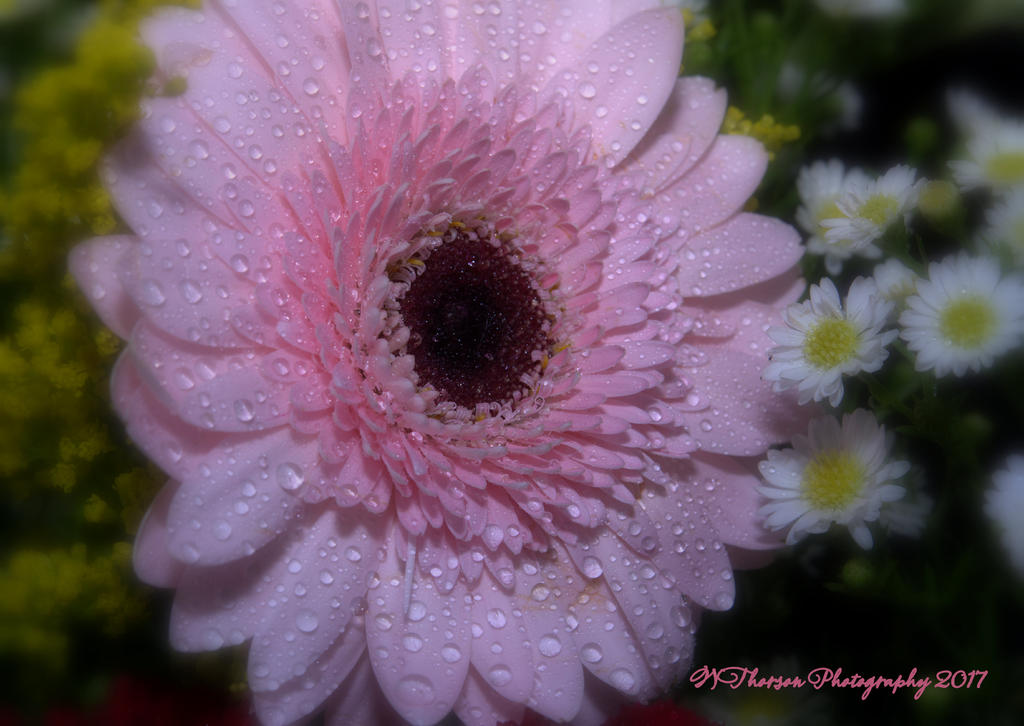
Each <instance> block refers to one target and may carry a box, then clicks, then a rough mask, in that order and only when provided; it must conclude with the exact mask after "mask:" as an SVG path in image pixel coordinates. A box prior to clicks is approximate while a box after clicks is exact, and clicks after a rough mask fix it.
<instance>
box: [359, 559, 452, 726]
mask: <svg viewBox="0 0 1024 726" xmlns="http://www.w3.org/2000/svg"><path fill="white" fill-rule="evenodd" d="M394 550H395V548H394V543H393V541H392V542H391V543H389V544H388V546H387V548H386V552H387V555H386V559H385V560H384V562H383V563H382V564H381V565H380V567H379V568H378V573H379V580H378V579H377V578H375V579H374V582H376V583H377V584H376V586H373V584H372V583H371V587H370V590H369V592H368V593H367V601H368V603H369V608H368V610H367V612H366V645H367V648H368V649H369V654H370V662H371V663H372V664H373V670H374V673H375V674H376V676H377V680H378V682H379V683H380V686H381V688H382V689H383V691H384V694H385V695H386V696H387V698H388V700H389V701H390V702H391V705H392V706H393V707H394V708H395V710H396V711H398V712H399V713H400V714H401V715H402V717H403V718H405V719H406V720H408V721H409V722H410V723H412V724H414V725H415V726H426V725H427V724H433V723H436V722H437V721H439V720H440V719H441V718H442V717H443V716H444V715H445V714H447V713H448V711H450V710H451V708H452V706H453V705H454V703H455V701H456V699H457V698H458V697H459V694H460V693H461V691H462V687H463V683H464V682H465V680H466V673H467V671H468V669H469V650H470V633H469V605H468V604H467V602H466V601H467V597H466V595H465V591H464V587H463V585H462V584H461V583H459V584H457V585H456V586H455V589H454V590H453V591H452V592H451V593H450V594H446V595H443V594H441V593H440V592H439V591H438V589H437V587H436V585H435V584H434V581H433V579H431V578H426V577H419V576H414V584H413V590H412V597H411V599H410V601H409V608H408V611H407V610H406V603H405V595H404V588H405V572H404V569H405V568H404V567H403V566H402V564H401V563H400V561H399V559H398V555H397V554H396V553H395V551H394ZM406 566H407V567H408V566H411V564H407V565H406Z"/></svg>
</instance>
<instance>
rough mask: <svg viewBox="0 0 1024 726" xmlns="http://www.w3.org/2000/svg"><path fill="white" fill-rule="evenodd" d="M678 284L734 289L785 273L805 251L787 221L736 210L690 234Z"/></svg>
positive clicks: (685, 289) (691, 291)
mask: <svg viewBox="0 0 1024 726" xmlns="http://www.w3.org/2000/svg"><path fill="white" fill-rule="evenodd" d="M683 250H684V251H683V262H682V263H681V264H680V266H679V285H680V289H681V291H682V293H683V294H684V295H693V296H696V297H703V296H706V295H717V294H720V293H724V292H730V291H732V290H736V289H739V288H742V287H746V286H748V285H754V284H756V283H759V282H763V281H765V280H768V279H771V278H773V277H776V276H778V275H782V274H783V273H785V272H786V271H788V270H789V269H790V268H791V267H793V265H795V264H796V263H797V262H798V261H799V259H800V256H801V255H802V253H803V248H802V247H801V245H800V237H799V235H798V234H797V233H796V230H795V229H793V228H792V227H791V226H789V225H788V224H785V223H784V222H780V221H778V220H777V219H773V218H771V217H764V216H762V215H759V214H747V213H743V214H737V215H736V216H735V217H733V218H732V219H730V220H729V221H728V222H726V223H725V224H722V225H720V226H718V227H715V228H714V229H712V230H710V231H709V232H706V233H704V234H701V235H699V236H697V237H693V238H691V239H690V240H689V241H688V242H687V243H686V245H685V246H684V248H683Z"/></svg>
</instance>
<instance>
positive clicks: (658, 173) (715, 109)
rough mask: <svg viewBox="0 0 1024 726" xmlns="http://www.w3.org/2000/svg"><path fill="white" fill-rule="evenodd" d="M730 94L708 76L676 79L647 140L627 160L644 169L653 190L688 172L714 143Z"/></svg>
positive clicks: (628, 168)
mask: <svg viewBox="0 0 1024 726" xmlns="http://www.w3.org/2000/svg"><path fill="white" fill-rule="evenodd" d="M725 107H726V94H725V91H724V90H722V89H716V88H715V84H714V81H712V80H710V79H708V78H696V77H686V78H679V79H678V80H676V85H675V88H673V90H672V95H671V96H669V99H668V101H667V102H666V104H665V107H664V108H663V109H662V110H661V113H660V114H659V115H658V118H657V120H656V121H655V122H654V124H653V125H652V126H651V129H650V131H648V132H647V135H646V136H645V137H644V138H643V140H642V141H641V142H640V143H639V144H638V145H637V146H636V148H635V149H633V151H632V152H631V153H630V155H629V157H628V158H627V159H626V160H625V161H624V162H623V165H622V166H623V170H624V171H641V172H643V174H644V176H645V177H646V180H647V181H646V188H647V189H648V190H650V191H652V192H658V191H661V190H662V189H663V188H664V187H665V186H667V185H669V184H670V183H671V182H673V181H675V180H676V179H678V178H679V177H681V176H682V175H683V174H685V173H686V172H687V171H688V170H689V169H690V168H691V167H693V165H694V164H696V163H697V162H698V161H699V160H700V158H701V157H702V156H703V155H704V153H705V152H706V151H707V150H708V148H709V147H710V146H711V143H712V142H713V141H714V140H715V138H716V137H717V135H718V130H719V129H720V128H721V126H722V119H723V118H725Z"/></svg>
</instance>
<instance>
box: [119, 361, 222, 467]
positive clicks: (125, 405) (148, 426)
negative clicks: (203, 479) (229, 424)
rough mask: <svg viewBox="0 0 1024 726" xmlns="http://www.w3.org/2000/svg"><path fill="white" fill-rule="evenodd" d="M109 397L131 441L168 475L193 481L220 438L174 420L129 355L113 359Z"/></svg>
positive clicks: (218, 435)
mask: <svg viewBox="0 0 1024 726" xmlns="http://www.w3.org/2000/svg"><path fill="white" fill-rule="evenodd" d="M110 389H111V390H110V395H111V398H112V399H113V403H114V408H115V409H116V410H117V413H118V415H120V417H121V419H122V420H123V421H124V422H125V427H126V428H127V429H128V435H129V436H130V437H131V439H132V441H134V442H135V444H136V445H137V446H138V447H139V448H140V449H142V450H143V452H145V454H146V456H148V457H149V458H150V459H152V460H153V461H154V462H155V463H156V465H157V466H159V467H160V468H161V469H163V470H164V471H165V472H167V474H168V475H170V476H171V477H173V478H174V479H177V480H179V481H184V480H186V479H188V480H191V479H196V478H198V477H199V476H200V474H199V467H200V465H202V463H203V462H204V461H206V460H208V459H209V457H210V456H211V454H212V452H213V451H214V450H215V449H217V447H219V446H220V445H221V442H222V441H223V438H224V437H223V435H222V434H216V433H211V432H209V431H203V430H202V429H199V428H196V427H195V426H192V425H190V424H187V423H185V422H184V421H182V420H181V419H180V418H178V417H177V416H175V415H174V414H173V413H172V412H171V411H170V410H169V409H168V408H167V406H166V404H165V403H163V402H161V401H160V400H159V399H158V398H157V397H156V395H155V394H154V393H153V392H152V391H151V390H150V388H149V387H148V386H146V385H145V383H144V382H143V380H142V378H141V376H140V375H139V370H138V367H137V365H136V364H135V361H134V360H133V359H132V357H131V355H130V354H129V353H124V354H122V355H121V357H119V358H118V359H117V363H116V364H115V365H114V372H113V374H112V375H111V383H110Z"/></svg>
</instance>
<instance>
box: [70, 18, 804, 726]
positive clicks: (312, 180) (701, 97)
mask: <svg viewBox="0 0 1024 726" xmlns="http://www.w3.org/2000/svg"><path fill="white" fill-rule="evenodd" d="M680 18H681V14H680V13H679V11H678V9H666V8H661V7H660V4H659V3H658V2H655V1H653V0H652V1H651V2H639V3H636V2H634V3H625V2H623V3H615V2H608V1H607V0H566V1H562V2H554V1H553V0H552V1H545V0H533V1H531V2H525V1H524V2H511V1H506V2H500V3H499V2H483V1H481V2H468V1H466V2H449V1H447V0H445V1H443V2H442V1H441V0H435V1H434V2H430V1H429V0H422V1H421V2H415V3H409V2H406V1H405V0H402V1H401V2H397V1H396V2H391V1H388V0H376V1H374V0H369V1H365V2H350V1H349V0H341V1H340V2H330V1H329V0H310V1H307V2H292V1H288V0H275V1H274V2H267V3H257V2H241V1H236V0H231V1H229V0H222V1H221V2H209V3H208V4H207V5H206V6H205V8H204V9H203V10H202V11H199V12H194V11H186V10H175V11H167V12H164V13H162V14H161V15H159V16H157V17H156V18H155V19H154V20H153V21H152V22H150V23H149V24H148V26H147V27H146V29H145V39H146V41H147V42H148V44H149V45H150V46H151V47H152V48H153V50H154V51H155V53H156V57H157V60H158V64H159V74H160V78H161V79H163V80H166V79H170V78H172V77H183V78H184V79H185V81H186V85H187V90H186V91H185V92H184V93H183V94H182V95H181V96H178V97H175V98H152V99H148V100H147V101H146V102H145V106H144V114H143V120H142V121H141V122H140V124H139V126H138V129H137V131H136V133H135V134H134V136H133V137H132V138H131V139H129V140H128V141H126V142H125V143H124V144H123V145H122V146H121V147H120V148H119V149H117V150H116V151H115V153H114V154H113V156H112V158H111V159H110V160H109V165H108V167H109V168H108V171H109V180H108V183H109V187H110V189H111V192H112V194H113V197H114V199H115V201H116V203H117V205H118V209H119V210H120V213H121V215H122V216H123V218H124V220H125V221H126V223H127V224H128V226H129V227H130V228H131V230H132V232H133V234H132V235H130V236H121V237H106V238H102V239H96V240H93V241H91V242H88V243H86V244H84V245H82V246H80V247H78V248H77V249H76V250H75V251H74V253H73V255H72V260H71V267H72V270H73V272H74V274H75V276H76V277H77V279H78V281H79V283H80V284H81V286H82V288H83V290H85V292H86V293H87V295H88V296H89V298H90V300H91V301H92V303H93V304H94V306H95V307H96V309H97V310H98V311H99V314H100V315H101V317H102V318H103V320H104V321H105V322H106V323H107V324H108V325H109V326H110V327H111V328H112V329H113V330H114V331H116V332H117V333H119V334H120V335H121V336H122V337H123V338H125V339H126V340H127V341H128V344H127V349H126V352H125V353H124V355H123V356H122V357H121V359H120V361H119V363H118V365H117V367H116V369H115V371H114V379H113V397H114V401H115V404H116V406H117V409H118V411H119V413H120V415H121V416H122V418H123V419H124V421H125V423H126V425H127V427H128V431H129V434H130V435H131V437H132V438H133V439H134V440H135V441H136V442H137V443H138V445H139V446H140V447H141V448H142V449H143V450H144V451H145V452H146V453H147V454H148V455H149V456H150V457H151V458H152V459H153V460H154V461H155V462H156V463H157V464H159V465H160V466H161V467H162V468H163V469H164V470H165V471H166V472H167V474H168V476H169V478H170V482H169V483H168V485H167V487H166V488H165V489H164V490H163V492H162V493H161V494H160V496H159V497H158V498H157V500H156V501H155V503H154V504H153V506H152V508H151V510H150V512H149V515H148V517H147V518H146V520H145V522H144V523H143V525H142V527H141V530H140V533H139V537H138V541H137V544H136V559H135V564H136V569H137V570H138V572H139V575H140V576H141V577H142V578H143V579H144V580H145V581H147V582H150V583H153V584H156V585H161V586H166V587H174V588H177V596H176V599H175V602H174V608H173V611H172V615H171V639H172V643H173V645H174V646H175V647H176V648H179V649H181V650H186V651H201V650H209V649H216V648H220V647H222V646H228V645H235V644H240V643H243V642H245V641H250V648H249V684H250V687H251V688H252V691H253V693H254V708H255V710H256V714H257V715H258V717H259V719H260V720H261V721H262V722H263V723H266V724H283V723H288V722H293V721H296V720H298V719H302V718H303V717H305V716H306V715H308V714H311V713H314V712H317V711H319V710H325V711H326V720H327V723H328V724H364V723H365V724H376V723H385V722H387V721H388V720H389V719H394V718H396V716H397V717H401V718H402V719H405V720H407V721H409V722H412V723H414V724H432V723H435V722H437V721H439V720H440V719H442V718H444V717H445V716H446V714H448V713H449V712H450V711H452V710H453V709H454V711H455V713H456V714H457V715H458V716H459V717H460V718H461V719H462V720H463V721H464V722H466V723H467V724H494V723H496V722H499V721H518V720H520V719H521V718H522V717H523V714H524V711H525V709H526V708H529V709H531V710H533V711H535V712H537V713H539V714H541V715H543V716H545V717H547V718H550V719H553V720H555V721H562V722H565V721H572V722H574V723H596V722H600V721H601V720H603V718H604V717H605V716H606V715H607V714H609V713H612V712H613V711H614V709H615V708H616V707H617V705H618V703H620V702H621V701H622V700H637V699H648V698H650V697H652V696H653V695H655V694H656V693H657V692H659V691H660V690H662V689H665V688H667V687H668V686H669V685H670V684H671V683H672V682H673V681H674V680H675V679H677V678H679V677H680V675H681V674H682V673H683V672H685V670H686V669H687V668H688V665H689V662H690V658H691V655H692V652H693V634H694V630H695V622H696V617H697V615H698V613H699V611H700V610H701V609H702V608H711V609H719V610H720V609H726V608H729V607H730V606H731V605H732V602H733V581H732V572H731V566H730V557H731V556H734V555H733V553H736V552H741V551H742V549H763V548H767V547H772V546H775V545H776V544H777V540H775V539H773V538H772V536H771V535H768V534H767V533H766V532H765V531H764V530H763V529H762V527H761V525H760V523H759V521H758V518H757V507H758V495H757V493H756V489H755V487H756V486H757V483H758V478H757V475H756V470H755V468H754V466H753V463H752V462H753V460H754V459H753V458H754V457H757V456H759V455H761V454H762V453H763V452H764V451H765V450H766V448H767V447H768V446H769V445H770V444H771V443H773V442H778V441H781V440H784V439H786V438H788V435H789V433H790V432H791V431H793V430H797V429H802V428H803V421H802V420H797V419H800V418H802V417H801V416H800V415H799V414H798V413H796V411H795V409H794V408H793V406H792V403H791V402H789V401H787V400H783V399H780V398H779V397H777V396H776V395H774V394H773V393H772V392H771V390H770V388H769V387H768V385H767V384H765V383H764V382H762V381H761V378H760V374H761V370H762V368H763V367H764V351H765V350H766V348H767V347H770V346H771V341H770V340H769V339H768V338H767V336H766V335H765V334H764V331H765V329H766V328H767V327H768V326H769V325H770V324H772V323H775V322H777V320H778V311H779V310H780V309H781V308H782V307H784V306H785V305H786V304H788V303H790V302H793V301H794V300H795V299H796V298H797V296H798V295H799V293H800V291H801V288H802V285H801V283H800V282H799V281H798V279H797V276H796V274H795V272H794V269H793V268H794V264H795V263H796V261H797V260H798V258H799V256H800V254H801V248H800V245H799V241H798V238H797V235H796V233H795V232H794V231H793V230H792V229H791V228H790V227H789V226H787V225H785V224H782V223H780V222H777V221H775V220H772V219H768V218H765V217H762V216H758V215H754V214H749V213H744V212H741V211H740V210H741V208H742V207H743V205H744V203H745V201H746V200H747V198H748V197H749V196H750V194H751V193H752V192H753V190H754V189H755V187H756V186H757V184H758V182H759V180H760V178H761V175H762V173H763V171H764V168H765V163H766V155H765V153H764V151H763V150H762V149H761V147H760V146H759V145H758V144H757V143H756V142H755V141H753V140H751V139H749V138H745V137H740V136H719V135H718V129H719V126H720V123H721V120H722V117H723V114H724V110H725V97H724V94H723V93H722V92H721V91H718V90H716V89H715V88H714V86H713V85H712V84H711V83H710V82H709V81H707V80H703V79H693V78H683V79H677V78H676V73H677V70H678V68H679V62H680V56H681V51H682V38H683V31H682V27H681V26H682V23H681V19H680ZM737 548H741V549H737Z"/></svg>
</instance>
